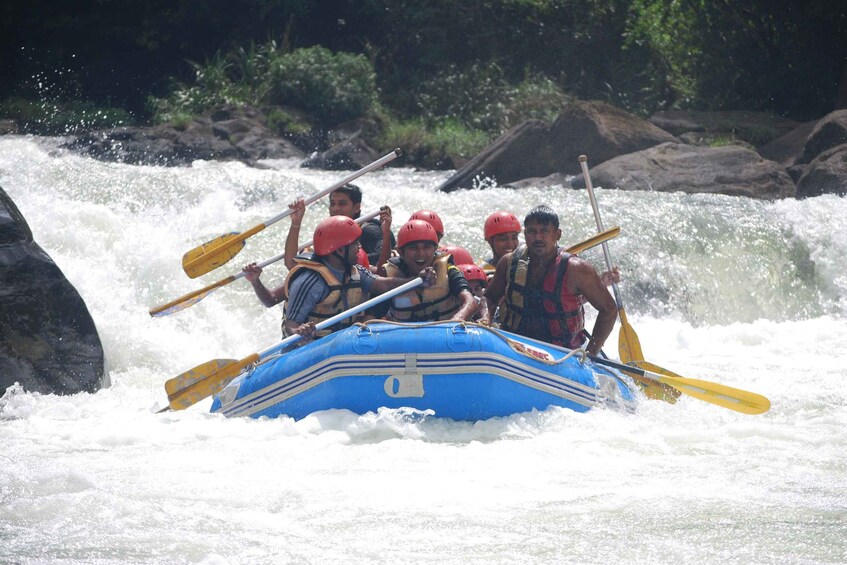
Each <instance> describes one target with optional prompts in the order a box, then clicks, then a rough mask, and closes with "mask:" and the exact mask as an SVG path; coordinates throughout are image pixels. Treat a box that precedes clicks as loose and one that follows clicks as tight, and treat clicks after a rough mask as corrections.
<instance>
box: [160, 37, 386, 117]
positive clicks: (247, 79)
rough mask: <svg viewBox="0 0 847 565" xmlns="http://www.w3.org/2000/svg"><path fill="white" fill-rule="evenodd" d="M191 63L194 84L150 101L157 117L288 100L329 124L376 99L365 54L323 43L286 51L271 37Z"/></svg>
mask: <svg viewBox="0 0 847 565" xmlns="http://www.w3.org/2000/svg"><path fill="white" fill-rule="evenodd" d="M192 66H193V67H194V83H193V84H190V85H189V84H183V83H177V84H176V85H175V87H174V90H173V92H172V93H171V94H170V95H169V96H167V97H166V98H152V99H151V100H150V105H151V109H152V111H153V114H154V120H155V121H156V122H159V123H161V122H167V121H171V120H172V119H173V117H174V116H176V115H180V114H190V115H191V114H193V115H198V114H200V113H202V112H203V111H204V110H207V109H209V108H211V107H214V106H219V105H236V106H239V105H287V106H296V107H298V108H301V109H303V110H305V111H306V112H308V113H309V114H310V115H311V116H312V117H313V119H314V120H315V122H316V123H319V124H322V125H327V126H328V125H334V124H337V123H339V122H343V121H346V120H352V119H354V118H358V117H361V116H364V115H366V114H367V113H368V112H369V111H370V110H371V108H372V107H373V105H374V103H375V102H376V100H377V90H376V72H375V71H374V68H373V65H372V64H371V62H370V61H369V60H368V59H367V58H365V57H364V56H363V55H354V54H350V53H332V52H331V51H329V50H328V49H325V48H323V47H310V48H306V49H296V50H294V51H292V52H287V51H285V50H284V49H281V48H278V47H277V46H276V43H275V42H273V41H270V42H268V43H266V44H264V45H260V46H255V45H251V46H250V48H249V49H243V48H239V49H236V50H234V51H232V52H230V53H228V54H221V53H220V52H219V53H217V54H216V55H215V56H214V57H213V58H211V59H210V60H207V61H206V62H205V63H203V64H199V63H192Z"/></svg>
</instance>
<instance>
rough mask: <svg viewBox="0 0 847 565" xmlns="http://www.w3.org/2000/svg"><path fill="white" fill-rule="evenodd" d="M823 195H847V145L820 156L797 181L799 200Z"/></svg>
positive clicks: (836, 147) (839, 146)
mask: <svg viewBox="0 0 847 565" xmlns="http://www.w3.org/2000/svg"><path fill="white" fill-rule="evenodd" d="M821 194H838V195H840V196H844V195H845V194H847V144H844V145H836V146H835V147H833V148H831V149H829V150H827V151H824V152H823V153H821V154H820V155H818V157H817V158H815V160H814V161H812V162H811V163H810V164H809V166H808V168H807V169H806V172H805V174H804V175H803V176H802V177H801V178H800V180H799V181H797V198H808V197H811V196H820V195H821Z"/></svg>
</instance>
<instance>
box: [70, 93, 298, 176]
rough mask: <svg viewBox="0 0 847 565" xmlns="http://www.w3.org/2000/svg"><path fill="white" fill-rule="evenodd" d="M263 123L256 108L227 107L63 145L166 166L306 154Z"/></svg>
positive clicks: (91, 135)
mask: <svg viewBox="0 0 847 565" xmlns="http://www.w3.org/2000/svg"><path fill="white" fill-rule="evenodd" d="M265 122H266V118H265V116H264V114H263V113H262V112H261V111H260V110H258V109H256V108H236V107H224V108H216V109H215V110H213V111H210V112H209V113H208V115H205V116H201V117H199V118H196V119H194V120H192V121H191V122H188V123H187V124H162V125H158V126H153V127H150V128H138V127H125V128H115V129H110V130H101V131H95V132H90V133H86V134H83V135H80V136H78V137H76V138H75V139H74V140H72V141H71V142H70V143H68V144H66V145H65V147H67V148H69V149H72V150H75V151H79V152H82V153H84V154H87V155H90V156H91V157H94V158H97V159H101V160H104V161H117V162H122V163H129V164H147V165H167V166H178V165H189V164H191V162H192V161H195V160H198V159H199V160H224V161H233V160H236V161H243V162H247V163H253V162H255V161H257V160H259V159H284V158H289V157H295V158H302V157H303V152H302V151H301V150H299V149H297V147H296V146H295V145H294V144H293V143H292V142H291V141H289V140H287V139H285V138H284V137H282V136H279V135H276V134H274V133H273V132H271V131H270V130H269V129H268V128H267V126H266V125H265Z"/></svg>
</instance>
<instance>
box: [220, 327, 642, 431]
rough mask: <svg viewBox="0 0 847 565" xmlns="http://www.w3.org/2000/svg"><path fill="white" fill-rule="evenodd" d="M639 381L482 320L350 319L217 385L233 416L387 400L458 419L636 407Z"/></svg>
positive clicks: (371, 406) (360, 406) (368, 405)
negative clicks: (352, 321) (357, 322)
mask: <svg viewBox="0 0 847 565" xmlns="http://www.w3.org/2000/svg"><path fill="white" fill-rule="evenodd" d="M635 388H636V387H635V385H634V384H633V382H632V380H631V379H630V378H629V377H625V376H623V375H622V374H621V373H619V372H617V371H616V370H614V369H612V368H609V367H605V366H602V365H598V364H595V363H594V362H592V361H591V360H590V359H588V358H586V357H584V356H583V352H582V351H579V350H578V351H575V352H572V353H570V354H568V353H564V352H562V351H561V350H560V349H557V348H555V347H554V346H550V345H548V344H544V343H542V342H538V341H535V340H530V339H527V338H523V337H521V336H518V335H516V334H512V333H509V332H504V331H500V330H494V329H490V328H487V327H483V326H478V325H475V324H461V323H456V322H437V323H420V324H395V323H390V322H382V321H374V322H369V323H367V324H360V325H355V326H352V327H350V328H348V329H345V330H342V331H338V332H335V333H333V334H331V335H329V336H327V337H324V338H322V339H319V340H316V341H314V342H312V343H309V344H307V345H305V346H303V347H300V348H298V349H295V350H293V351H290V352H288V353H285V354H277V355H275V356H272V357H269V358H267V359H264V360H263V361H262V362H261V363H259V364H258V365H257V366H255V367H252V368H251V369H250V370H249V371H246V372H244V373H242V374H240V375H239V376H237V377H236V378H235V379H233V380H232V382H230V383H229V384H228V385H227V386H226V387H225V388H224V389H223V390H222V391H221V392H220V394H218V395H217V396H216V397H215V399H214V401H213V403H212V411H213V412H220V413H222V414H224V415H226V416H252V417H254V418H258V417H261V416H267V417H271V418H273V417H276V416H280V415H286V416H290V417H292V418H295V419H301V418H304V417H306V416H308V415H309V414H311V413H313V412H317V411H320V410H328V409H346V410H350V411H352V412H355V413H357V414H364V413H367V412H375V411H376V410H377V409H379V408H381V407H388V408H401V407H410V408H413V409H417V410H422V411H423V410H432V411H433V412H434V413H435V415H436V416H438V417H444V418H452V419H454V420H469V421H476V420H485V419H488V418H493V417H496V416H508V415H510V414H516V413H520V412H528V411H531V410H533V409H537V410H544V409H546V408H548V407H550V406H562V407H565V408H569V409H571V410H575V411H578V412H584V411H587V410H589V409H590V408H593V407H595V406H610V407H613V408H615V409H619V410H624V411H627V412H632V411H634V410H635V402H636V399H635V394H634V392H633V391H634V390H635Z"/></svg>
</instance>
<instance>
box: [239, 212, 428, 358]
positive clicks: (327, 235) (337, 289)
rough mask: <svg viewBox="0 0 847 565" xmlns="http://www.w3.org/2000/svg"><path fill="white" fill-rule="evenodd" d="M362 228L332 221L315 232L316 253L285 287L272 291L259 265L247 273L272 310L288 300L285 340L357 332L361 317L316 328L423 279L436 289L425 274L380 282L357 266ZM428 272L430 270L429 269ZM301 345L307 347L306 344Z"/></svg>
mask: <svg viewBox="0 0 847 565" xmlns="http://www.w3.org/2000/svg"><path fill="white" fill-rule="evenodd" d="M361 236H362V228H361V227H359V225H358V224H357V223H356V222H354V221H353V220H352V219H351V218H348V217H347V216H330V217H329V218H326V219H325V220H323V221H321V223H320V224H318V227H317V228H315V234H314V238H313V241H314V245H315V250H314V253H312V254H311V255H309V256H301V257H298V258H297V259H296V260H295V265H294V267H293V268H292V269H291V271H289V273H288V276H287V277H286V279H285V282H284V283H283V284H282V286H280V287H277V288H275V289H274V290H269V289H268V288H267V287H265V285H264V284H263V283H262V281H261V280H260V278H259V276H260V275H261V274H262V269H261V268H260V267H258V266H257V265H256V264H255V263H251V264H250V265H247V266H246V267H244V273H245V278H246V279H247V280H248V281H250V283H251V284H252V285H253V290H254V291H255V292H256V295H257V296H258V297H259V300H261V301H262V304H264V305H265V306H266V307H268V308H270V307H271V306H274V305H275V304H278V303H280V302H282V300H283V298H284V297H286V296H287V297H288V300H287V302H286V304H285V307H284V310H283V321H282V334H283V336H285V337H287V336H290V335H294V334H299V335H301V336H303V337H304V338H307V339H306V340H304V341H308V339H309V338H313V337H321V336H323V335H326V334H329V333H331V332H333V331H337V330H339V329H343V328H345V327H349V326H351V325H352V324H353V323H355V322H357V321H359V320H360V319H361V316H357V317H351V318H347V319H346V320H344V321H342V322H339V323H338V324H336V325H334V326H332V327H331V328H325V329H324V330H321V331H319V332H316V331H315V325H316V324H318V323H320V322H321V321H323V320H326V319H328V318H330V317H332V316H335V315H336V314H339V313H341V312H343V311H345V310H347V309H349V308H352V307H354V306H358V305H359V304H361V303H362V302H364V301H365V300H366V299H367V298H368V296H369V295H370V296H376V295H378V294H382V293H383V292H386V291H388V290H391V289H394V288H397V287H398V286H400V285H403V284H406V283H407V282H409V281H411V280H413V279H415V278H417V277H421V278H423V279H424V286H431V285H434V284H435V282H436V276H435V275H436V273H435V270H434V269H432V268H421V269H419V270H418V271H416V273H417V274H415V275H411V276H405V275H402V274H400V275H398V276H395V277H379V276H376V275H374V274H373V273H371V272H370V270H368V269H366V268H364V267H362V266H361V265H359V264H358V263H357V262H356V256H357V254H358V252H359V249H360V244H359V238H360V237H361ZM427 267H428V266H427ZM300 343H301V344H302V343H304V342H302V341H301V342H300Z"/></svg>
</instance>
